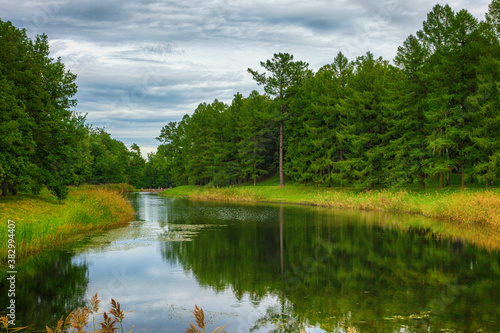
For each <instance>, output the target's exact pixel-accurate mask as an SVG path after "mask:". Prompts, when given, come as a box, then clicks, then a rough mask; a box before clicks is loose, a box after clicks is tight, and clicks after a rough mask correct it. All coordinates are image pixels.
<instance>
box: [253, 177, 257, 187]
mask: <svg viewBox="0 0 500 333" xmlns="http://www.w3.org/2000/svg"><path fill="white" fill-rule="evenodd" d="M253 186H257V177H255V178H254V179H253Z"/></svg>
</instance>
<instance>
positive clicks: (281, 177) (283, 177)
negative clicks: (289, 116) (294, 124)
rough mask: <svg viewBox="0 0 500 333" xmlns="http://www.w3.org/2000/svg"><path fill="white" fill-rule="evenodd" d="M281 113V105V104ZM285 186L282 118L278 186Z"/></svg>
mask: <svg viewBox="0 0 500 333" xmlns="http://www.w3.org/2000/svg"><path fill="white" fill-rule="evenodd" d="M281 114H283V105H282V106H281ZM283 186H285V175H284V174H283V120H281V121H280V187H283Z"/></svg>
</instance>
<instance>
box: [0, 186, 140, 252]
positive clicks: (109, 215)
mask: <svg viewBox="0 0 500 333" xmlns="http://www.w3.org/2000/svg"><path fill="white" fill-rule="evenodd" d="M128 190H130V189H129V188H128V185H120V184H115V185H107V186H91V185H88V186H81V187H79V188H71V189H70V192H69V195H68V198H67V199H66V200H65V201H64V202H63V203H61V204H60V203H59V202H58V201H57V198H56V197H55V196H53V195H51V194H50V193H49V192H48V191H47V190H42V192H41V193H40V195H37V196H32V195H25V194H19V195H16V196H7V197H0V220H1V221H2V223H1V224H0V244H5V246H3V245H2V246H1V247H0V256H1V258H4V259H6V258H7V244H8V231H7V228H8V223H7V222H8V220H11V221H14V222H15V229H14V230H15V252H16V259H21V258H23V257H26V256H28V255H30V254H34V253H37V252H40V251H41V250H44V249H47V248H51V247H54V246H58V245H60V244H63V243H66V242H69V241H71V240H72V239H73V238H74V237H75V236H77V235H81V234H84V233H87V232H89V231H93V230H101V229H105V228H109V227H110V226H113V225H118V224H121V223H124V222H128V221H132V220H133V218H134V211H133V209H132V206H131V205H130V203H129V202H128V201H127V200H126V199H125V198H124V197H123V196H122V195H121V194H120V192H124V191H128ZM4 259H2V260H4Z"/></svg>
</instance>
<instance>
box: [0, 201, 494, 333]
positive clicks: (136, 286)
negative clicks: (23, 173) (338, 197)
mask: <svg viewBox="0 0 500 333" xmlns="http://www.w3.org/2000/svg"><path fill="white" fill-rule="evenodd" d="M130 200H131V202H132V205H133V206H134V209H135V210H136V214H137V221H135V222H132V223H131V224H130V225H127V226H125V227H120V228H116V229H112V230H108V231H105V232H102V233H98V234H93V235H91V236H88V237H85V238H84V239H82V240H81V241H79V242H78V243H77V244H72V245H71V246H70V247H68V248H65V249H61V250H57V251H52V252H50V253H45V254H44V255H42V256H38V257H36V258H33V259H31V260H29V261H28V262H25V263H24V264H23V266H20V267H19V269H18V277H17V278H18V281H17V295H16V302H17V317H18V324H19V325H20V324H32V327H37V328H39V329H41V328H44V327H45V325H49V326H55V324H56V323H57V320H58V319H59V318H60V317H61V316H62V315H67V313H68V312H69V311H70V310H71V309H74V308H76V307H79V306H82V305H84V304H85V300H86V299H88V298H91V297H92V296H93V295H94V294H95V293H96V292H97V293H98V296H99V298H100V299H101V300H102V301H103V307H102V310H104V311H105V310H107V309H109V301H110V299H111V298H114V299H116V300H117V301H119V302H120V303H121V307H122V309H123V310H125V311H133V312H131V313H128V314H127V315H126V316H125V320H124V326H125V328H126V331H127V332H128V330H129V329H130V328H131V327H132V325H135V326H134V329H133V332H184V331H185V330H186V328H187V327H188V326H189V323H190V322H193V323H194V322H195V319H194V317H193V313H192V311H193V309H194V307H195V305H198V306H199V307H202V308H203V309H204V312H205V317H206V319H207V323H208V324H207V332H211V331H212V330H213V329H214V328H215V327H216V326H222V325H226V324H227V326H226V327H225V329H226V330H227V332H228V333H229V332H249V331H252V332H270V331H273V330H274V331H275V332H299V331H300V330H304V331H305V332H347V331H348V329H349V328H351V331H352V329H353V328H355V329H356V330H357V332H396V331H397V332H441V331H443V330H444V331H447V332H459V331H460V332H476V331H478V330H482V331H483V332H498V331H500V268H499V266H500V265H499V264H500V255H499V251H498V250H497V249H486V248H483V247H480V246H478V245H474V244H471V243H469V242H468V241H466V240H465V239H462V238H461V237H460V235H456V236H454V237H451V236H444V235H442V234H440V233H439V232H436V231H435V230H434V231H433V230H432V229H430V228H429V227H427V226H424V225H426V224H425V223H424V224H422V223H421V219H419V218H416V217H413V216H407V215H397V214H385V213H373V212H372V213H370V212H362V211H350V210H334V209H327V208H320V207H307V206H292V205H272V204H229V203H220V202H204V201H193V200H188V199H182V198H166V197H162V196H159V195H157V194H155V193H136V194H132V195H130ZM3 287H5V284H2V288H3ZM1 292H2V294H1V295H0V300H1V301H2V304H7V303H5V302H7V301H8V300H7V298H6V297H7V296H6V292H4V290H1Z"/></svg>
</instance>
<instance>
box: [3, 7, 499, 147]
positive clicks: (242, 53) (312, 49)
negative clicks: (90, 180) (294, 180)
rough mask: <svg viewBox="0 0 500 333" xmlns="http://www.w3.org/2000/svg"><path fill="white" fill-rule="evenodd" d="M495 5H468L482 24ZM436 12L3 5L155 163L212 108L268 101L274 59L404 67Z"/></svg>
mask: <svg viewBox="0 0 500 333" xmlns="http://www.w3.org/2000/svg"><path fill="white" fill-rule="evenodd" d="M489 2H490V1H488V0H480V1H472V0H457V1H454V2H453V4H450V5H451V6H452V7H453V8H454V9H455V10H459V9H461V8H466V9H468V10H469V11H471V12H472V13H473V14H474V15H475V16H476V17H478V18H479V19H483V18H484V12H486V11H487V7H488V4H489ZM435 3H436V2H435V0H415V1H403V0H385V1H369V0H310V1H307V2H305V1H298V0H212V1H204V0H187V1H180V0H170V1H161V0H123V1H120V0H114V1H107V0H91V1H78V0H32V1H24V2H15V1H11V0H0V8H1V10H0V17H1V18H2V20H10V21H12V22H13V23H14V25H16V26H18V27H22V28H26V30H27V32H28V34H29V36H30V37H34V36H36V34H41V33H46V34H47V35H48V36H49V40H50V42H51V51H52V55H53V56H54V57H57V56H60V57H61V58H62V60H63V62H64V63H65V64H66V66H67V68H69V69H70V70H71V71H72V72H74V73H76V74H77V75H78V78H77V84H78V86H79V91H78V94H77V98H78V100H79V105H78V106H77V108H76V111H78V112H81V113H88V116H87V119H88V121H89V122H90V123H93V124H94V125H96V126H99V127H106V128H107V129H108V130H109V132H110V133H111V134H112V135H113V136H114V137H116V138H118V139H120V140H122V141H124V142H125V143H126V144H128V145H130V144H131V143H132V142H137V143H138V144H140V145H141V147H148V148H147V150H148V151H151V150H152V149H153V148H154V147H155V146H156V145H157V142H156V141H155V137H156V136H157V135H158V134H159V131H160V129H161V127H162V126H163V125H165V124H166V123H167V122H168V121H178V120H180V119H181V118H182V115H183V114H185V113H191V112H193V111H194V108H196V106H197V105H198V103H200V102H211V101H213V100H214V99H215V98H217V99H219V100H222V101H224V102H226V103H230V101H231V99H232V97H233V95H234V94H235V93H236V92H241V93H242V94H244V95H248V94H249V93H250V92H251V91H252V90H253V89H257V90H259V91H262V90H261V88H259V87H258V86H257V85H256V84H255V82H253V81H252V79H251V77H250V76H249V75H248V74H247V72H246V69H247V68H248V67H250V68H254V69H258V68H259V67H260V65H259V62H260V61H261V60H265V59H268V58H271V57H272V55H273V53H274V52H290V53H292V54H294V56H295V59H297V60H304V61H307V62H309V63H310V66H311V67H312V68H313V69H314V70H317V69H318V68H319V67H321V66H322V65H325V64H327V63H330V62H332V60H333V58H334V57H335V55H336V54H337V53H338V52H339V51H342V52H343V53H344V54H346V56H347V57H348V58H349V59H351V60H354V59H355V57H356V56H360V55H363V54H364V53H366V51H371V52H373V53H374V54H375V55H376V56H383V57H384V58H385V59H387V60H392V59H393V58H394V56H395V54H396V50H397V47H398V46H399V45H400V44H401V43H402V42H403V40H404V39H405V38H406V37H407V36H408V35H409V34H414V33H415V32H416V31H417V30H418V29H420V28H421V26H422V22H423V21H424V20H425V18H426V14H427V13H428V12H429V11H430V10H431V9H432V7H433V6H434V5H435Z"/></svg>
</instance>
